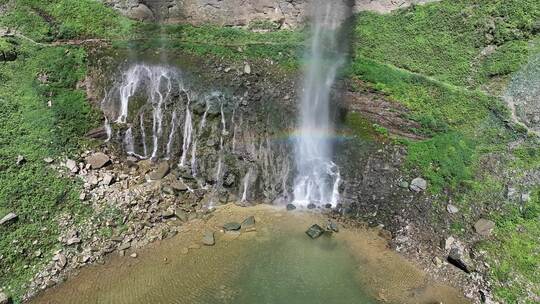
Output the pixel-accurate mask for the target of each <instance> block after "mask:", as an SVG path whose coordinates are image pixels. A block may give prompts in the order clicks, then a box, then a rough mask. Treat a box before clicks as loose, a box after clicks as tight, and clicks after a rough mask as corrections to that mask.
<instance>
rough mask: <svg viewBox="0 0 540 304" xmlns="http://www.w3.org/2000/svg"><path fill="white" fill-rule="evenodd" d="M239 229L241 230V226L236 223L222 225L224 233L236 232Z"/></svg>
mask: <svg viewBox="0 0 540 304" xmlns="http://www.w3.org/2000/svg"><path fill="white" fill-rule="evenodd" d="M240 228H242V225H240V224H239V223H237V222H230V223H227V224H225V225H223V229H225V231H238V230H240Z"/></svg>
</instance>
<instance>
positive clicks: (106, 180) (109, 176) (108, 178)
mask: <svg viewBox="0 0 540 304" xmlns="http://www.w3.org/2000/svg"><path fill="white" fill-rule="evenodd" d="M113 182H114V176H112V174H109V173H106V174H105V175H104V176H103V180H102V181H101V184H102V185H104V186H110V185H112V184H113Z"/></svg>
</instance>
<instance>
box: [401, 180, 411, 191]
mask: <svg viewBox="0 0 540 304" xmlns="http://www.w3.org/2000/svg"><path fill="white" fill-rule="evenodd" d="M399 187H400V188H403V189H408V188H409V183H407V182H406V181H402V182H400V183H399Z"/></svg>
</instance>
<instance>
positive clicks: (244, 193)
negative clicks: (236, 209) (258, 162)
mask: <svg viewBox="0 0 540 304" xmlns="http://www.w3.org/2000/svg"><path fill="white" fill-rule="evenodd" d="M250 175H251V168H249V169H248V172H247V173H246V176H244V180H243V187H244V188H243V191H242V199H241V200H240V202H242V203H245V202H247V194H248V187H249V178H250Z"/></svg>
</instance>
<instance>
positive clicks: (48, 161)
mask: <svg viewBox="0 0 540 304" xmlns="http://www.w3.org/2000/svg"><path fill="white" fill-rule="evenodd" d="M43 161H44V162H45V163H47V164H52V163H53V162H54V159H52V158H50V157H45V158H44V159H43Z"/></svg>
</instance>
